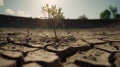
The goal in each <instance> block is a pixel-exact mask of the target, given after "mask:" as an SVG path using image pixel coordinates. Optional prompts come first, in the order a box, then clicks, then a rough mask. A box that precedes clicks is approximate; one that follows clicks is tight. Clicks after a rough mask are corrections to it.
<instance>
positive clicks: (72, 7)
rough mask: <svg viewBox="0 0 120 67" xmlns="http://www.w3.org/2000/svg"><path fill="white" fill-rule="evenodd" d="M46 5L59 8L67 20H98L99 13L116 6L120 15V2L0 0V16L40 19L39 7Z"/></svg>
mask: <svg viewBox="0 0 120 67" xmlns="http://www.w3.org/2000/svg"><path fill="white" fill-rule="evenodd" d="M46 3H48V4H50V5H56V6H57V7H61V8H62V11H63V12H64V16H65V18H69V19H76V18H78V17H79V16H81V15H86V16H87V18H89V19H99V16H100V13H101V12H102V11H104V10H105V9H108V8H109V6H110V5H111V6H116V7H117V8H118V13H120V0H0V14H5V15H14V16H22V17H32V18H40V17H43V14H42V13H41V11H42V10H41V7H42V6H43V5H45V4H46Z"/></svg>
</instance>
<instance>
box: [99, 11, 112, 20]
mask: <svg viewBox="0 0 120 67" xmlns="http://www.w3.org/2000/svg"><path fill="white" fill-rule="evenodd" d="M110 15H111V13H110V11H109V10H107V9H106V10H104V11H103V12H102V13H101V14H100V18H101V19H110Z"/></svg>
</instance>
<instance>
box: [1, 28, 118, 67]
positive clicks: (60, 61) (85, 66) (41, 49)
mask: <svg viewBox="0 0 120 67" xmlns="http://www.w3.org/2000/svg"><path fill="white" fill-rule="evenodd" d="M57 34H58V38H59V42H55V40H54V35H53V32H52V30H51V29H14V28H0V67H120V31H118V30H111V29H110V30H108V29H82V30H81V29H67V30H57Z"/></svg>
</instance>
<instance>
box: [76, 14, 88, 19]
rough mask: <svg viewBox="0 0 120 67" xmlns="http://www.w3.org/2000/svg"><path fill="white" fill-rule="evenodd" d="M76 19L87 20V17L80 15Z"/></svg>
mask: <svg viewBox="0 0 120 67" xmlns="http://www.w3.org/2000/svg"><path fill="white" fill-rule="evenodd" d="M78 19H81V20H87V19H88V18H87V17H86V15H84V14H83V15H82V16H79V17H78Z"/></svg>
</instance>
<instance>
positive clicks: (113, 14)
mask: <svg viewBox="0 0 120 67" xmlns="http://www.w3.org/2000/svg"><path fill="white" fill-rule="evenodd" d="M100 18H101V19H110V18H112V19H116V18H120V14H118V9H117V7H113V6H109V9H106V10H105V11H103V12H102V13H101V14H100Z"/></svg>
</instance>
